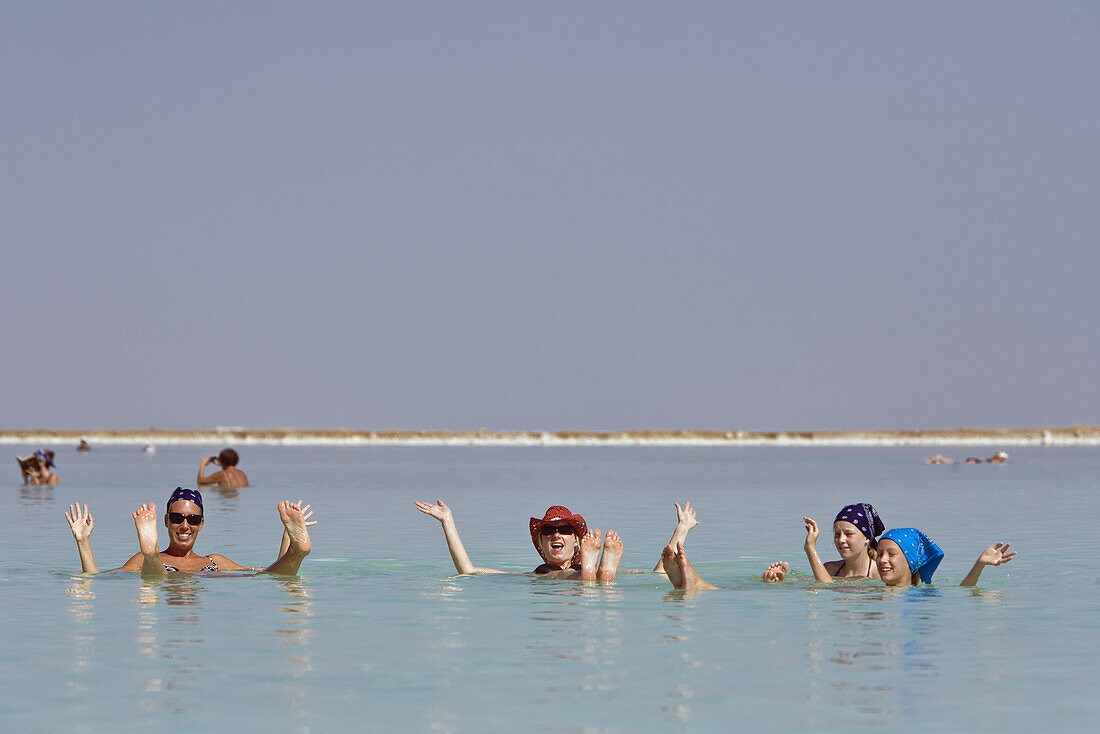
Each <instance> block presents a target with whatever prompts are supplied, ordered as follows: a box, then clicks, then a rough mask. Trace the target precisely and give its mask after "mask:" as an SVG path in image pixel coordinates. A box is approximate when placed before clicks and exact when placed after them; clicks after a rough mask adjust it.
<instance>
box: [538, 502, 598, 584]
mask: <svg viewBox="0 0 1100 734" xmlns="http://www.w3.org/2000/svg"><path fill="white" fill-rule="evenodd" d="M587 533H588V525H587V524H586V523H585V521H584V518H583V517H581V516H580V515H575V514H573V513H572V512H570V511H569V508H568V507H563V506H561V505H554V506H553V507H551V508H549V509H548V510H546V514H544V515H543V516H542V519H539V518H537V517H532V518H531V542H532V543H534V544H535V550H537V551H538V552H539V555H540V556H542V559H543V560H544V561H546V562H547V563H550V564H553V565H555V566H558V567H560V568H566V567H568V566H572V565H574V564H576V563H579V562H580V559H581V538H583V537H584V536H585V534H587Z"/></svg>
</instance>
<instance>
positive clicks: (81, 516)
mask: <svg viewBox="0 0 1100 734" xmlns="http://www.w3.org/2000/svg"><path fill="white" fill-rule="evenodd" d="M301 504H302V503H301V501H299V502H298V503H296V504H292V503H290V502H280V503H279V504H278V506H277V508H278V510H279V518H280V519H281V520H282V522H283V528H284V530H283V543H282V547H280V549H279V557H278V559H277V560H276V561H275V562H274V563H272V564H271V565H270V566H268V567H267V568H266V569H261V570H263V571H265V572H267V573H277V574H286V575H294V574H297V573H298V568H299V567H300V566H301V565H302V561H303V560H304V559H305V557H306V556H308V555H309V552H310V548H311V546H310V540H309V532H308V531H307V530H306V528H307V526H309V525H313V524H314V522H309V521H308V520H309V516H310V515H312V514H313V513H311V512H310V511H309V505H306V507H305V509H304V511H303V508H302V507H301ZM133 518H134V527H135V528H137V535H138V546H139V547H140V549H141V550H140V551H139V552H138V553H136V554H134V555H133V556H132V557H131V558H130V560H128V561H126V563H124V564H122V566H120V567H119V568H116V569H113V570H115V571H140V572H141V573H142V574H143V575H147V576H163V575H164V574H166V573H169V572H175V571H183V572H187V573H216V572H218V571H240V570H249V569H246V568H245V567H244V566H242V565H240V564H239V563H236V562H234V561H232V560H230V559H229V558H226V557H225V556H223V555H220V554H218V553H212V554H210V555H208V556H202V555H199V554H198V553H196V552H195V541H196V539H197V538H198V534H199V531H201V530H202V527H203V522H204V520H205V518H204V516H203V508H202V495H201V494H200V493H199V492H197V491H196V490H193V489H184V488H182V487H176V490H175V491H174V492H172V495H171V496H170V497H169V498H168V504H167V512H165V513H164V526H165V527H166V528H167V529H168V547H167V548H165V549H164V550H163V551H161V550H158V549H157V515H156V506H155V505H153V504H152V503H149V504H144V505H142V506H141V507H139V508H138V509H137V511H135V512H134V514H133ZM65 519H66V520H68V522H69V528H70V529H71V530H72V532H73V538H75V539H76V548H77V552H78V553H79V554H80V566H81V570H82V571H83V572H84V573H99V567H98V566H97V565H96V562H95V557H94V556H93V554H92V545H91V538H92V529H93V527H94V523H93V521H92V514H91V513H90V512H88V506H87V505H84V506H83V507H81V505H79V504H74V505H70V506H69V511H68V512H66V513H65Z"/></svg>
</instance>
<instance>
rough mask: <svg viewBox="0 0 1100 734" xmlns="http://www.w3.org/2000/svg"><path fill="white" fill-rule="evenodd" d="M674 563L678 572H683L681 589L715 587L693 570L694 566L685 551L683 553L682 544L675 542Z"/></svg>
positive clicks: (715, 587)
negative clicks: (678, 569) (678, 568)
mask: <svg viewBox="0 0 1100 734" xmlns="http://www.w3.org/2000/svg"><path fill="white" fill-rule="evenodd" d="M676 565H677V566H679V567H680V573H682V574H684V585H683V586H681V587H679V588H682V589H717V588H718V587H717V586H715V585H714V584H711V583H708V582H706V581H704V580H703V578H702V577H701V576H700V575H699V574H698V573H696V572H695V566H693V565H691V561H689V560H688V557H687V553H684V544H683V543H677V544H676Z"/></svg>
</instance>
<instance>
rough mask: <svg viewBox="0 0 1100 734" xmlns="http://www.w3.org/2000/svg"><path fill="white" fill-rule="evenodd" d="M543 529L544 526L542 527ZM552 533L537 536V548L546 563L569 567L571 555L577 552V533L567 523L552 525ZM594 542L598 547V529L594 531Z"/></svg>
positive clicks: (571, 559) (571, 560)
mask: <svg viewBox="0 0 1100 734" xmlns="http://www.w3.org/2000/svg"><path fill="white" fill-rule="evenodd" d="M544 530H545V528H544ZM554 530H555V531H556V532H555V533H554V534H553V535H540V536H539V550H541V551H542V557H543V558H544V559H545V560H546V562H547V563H549V564H551V565H554V566H557V567H558V568H569V566H570V565H572V562H573V555H574V554H575V553H576V552H577V541H578V538H577V535H576V533H574V532H573V528H572V527H571V526H569V525H559V526H554ZM596 533H597V535H596V543H597V546H596V547H597V548H598V547H599V545H598V544H599V535H598V533H599V531H598V530H597V531H596Z"/></svg>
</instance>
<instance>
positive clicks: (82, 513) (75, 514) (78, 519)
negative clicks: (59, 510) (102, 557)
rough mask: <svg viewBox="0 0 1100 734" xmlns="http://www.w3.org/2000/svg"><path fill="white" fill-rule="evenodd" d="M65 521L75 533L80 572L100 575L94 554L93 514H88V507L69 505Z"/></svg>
mask: <svg viewBox="0 0 1100 734" xmlns="http://www.w3.org/2000/svg"><path fill="white" fill-rule="evenodd" d="M65 519H66V520H68V521H69V529H70V530H72V531H73V538H74V539H75V540H76V551H77V553H79V554H80V572H81V573H99V566H97V565H96V562H95V556H94V555H93V554H92V529H93V528H94V527H95V523H94V522H92V513H90V512H88V506H87V505H84V506H83V507H82V506H81V505H80V504H79V503H77V504H72V505H69V510H68V512H66V513H65Z"/></svg>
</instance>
